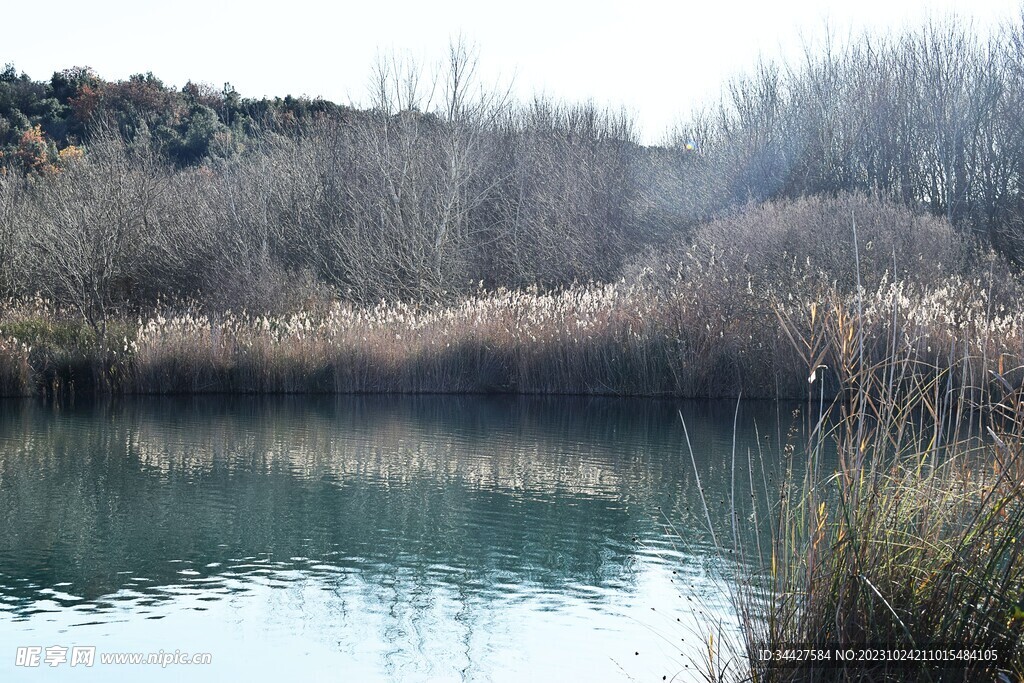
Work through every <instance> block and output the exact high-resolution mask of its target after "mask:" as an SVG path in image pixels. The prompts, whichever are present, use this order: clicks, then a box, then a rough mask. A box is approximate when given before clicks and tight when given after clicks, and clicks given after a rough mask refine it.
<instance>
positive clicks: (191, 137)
mask: <svg viewBox="0 0 1024 683" xmlns="http://www.w3.org/2000/svg"><path fill="white" fill-rule="evenodd" d="M345 111H347V110H346V108H344V107H340V106H338V105H335V104H333V103H331V102H327V101H325V100H322V99H309V98H301V97H292V96H290V95H289V96H287V97H284V98H274V99H251V98H243V97H242V96H241V95H240V94H239V93H238V92H237V91H235V89H234V88H233V87H232V86H231V85H230V84H225V85H224V87H223V88H222V89H220V90H218V89H215V88H213V87H212V86H209V85H207V84H196V83H191V82H190V83H187V84H186V85H185V86H184V87H183V88H181V89H180V90H178V89H176V88H173V87H168V86H166V85H165V84H164V83H163V82H162V81H161V80H160V79H159V78H157V77H156V76H154V75H153V74H152V73H145V74H142V73H140V74H135V75H133V76H131V77H130V78H129V79H128V80H125V81H107V80H104V79H103V78H101V77H100V76H99V75H98V74H97V73H95V72H94V71H93V70H92V69H90V68H88V67H73V68H70V69H65V70H63V71H58V72H56V73H54V74H53V76H51V77H50V79H49V80H48V81H35V80H32V78H30V77H29V76H28V75H27V74H25V73H22V74H20V75H19V74H18V72H17V70H16V69H15V67H14V65H13V64H8V65H7V66H6V67H5V69H4V70H3V72H0V153H2V154H3V155H4V156H3V158H4V159H6V161H7V164H8V166H10V165H15V166H20V167H21V168H22V170H31V169H38V168H40V167H41V166H42V165H43V164H53V163H54V162H55V160H56V159H57V158H58V155H59V153H60V151H61V150H63V149H66V148H68V147H70V146H78V145H81V144H82V142H83V140H85V139H86V138H87V137H88V132H89V129H90V126H91V125H93V124H95V123H96V122H97V121H105V122H111V123H113V124H114V125H115V126H116V127H117V128H118V130H119V131H120V132H121V133H122V134H123V135H125V136H126V137H129V138H134V137H135V136H137V135H139V134H140V133H143V132H145V133H148V134H149V135H151V136H152V139H153V141H154V142H155V143H157V144H158V145H159V146H160V148H161V150H162V151H163V153H164V155H165V156H166V158H167V159H168V161H170V162H172V163H174V164H176V165H178V166H187V165H190V164H197V163H201V162H202V161H204V160H206V159H207V158H210V157H217V156H224V155H227V154H230V153H232V152H233V151H237V147H238V145H239V144H240V143H241V142H242V141H244V140H246V139H247V138H249V137H251V136H252V135H254V134H256V132H257V131H261V130H266V129H277V130H285V129H288V128H289V127H292V126H294V125H296V124H298V123H301V122H303V121H308V120H310V119H311V118H313V117H315V116H320V115H329V116H334V117H340V116H341V115H342V114H343V113H344V112H345ZM36 127H38V131H35V129H36Z"/></svg>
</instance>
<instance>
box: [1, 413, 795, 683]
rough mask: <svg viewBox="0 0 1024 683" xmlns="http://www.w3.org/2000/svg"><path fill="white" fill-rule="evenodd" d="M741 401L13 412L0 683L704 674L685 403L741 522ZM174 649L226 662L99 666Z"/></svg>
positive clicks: (699, 527)
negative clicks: (56, 654)
mask: <svg viewBox="0 0 1024 683" xmlns="http://www.w3.org/2000/svg"><path fill="white" fill-rule="evenodd" d="M733 408H734V406H733V405H732V404H725V403H699V404H697V403H685V402H674V401H655V400H617V399H578V398H544V399H538V398H515V397H444V396H420V397H319V398H309V397H303V398H295V397H269V398H251V397H233V398H223V397H206V398H190V399H127V400H122V401H113V402H103V403H82V402H78V403H77V404H74V405H63V406H55V405H52V404H44V403H41V402H35V401H0V680H3V681H8V680H16V681H20V680H26V681H33V680H54V679H57V680H68V681H121V680H124V681H150V680H152V681H165V680H166V681H234V680H250V681H264V680H265V681H296V680H301V681H321V680H322V681H338V680H351V681H392V680H393V681H558V680H574V681H575V680H587V681H628V680H630V679H631V678H632V679H635V680H639V681H660V680H662V676H667V677H668V678H669V679H671V678H672V677H673V676H675V675H677V674H679V676H678V677H677V678H676V680H687V679H688V678H689V676H688V674H689V673H690V672H689V671H688V670H687V668H686V665H687V664H688V663H689V656H690V655H692V654H693V653H694V649H693V648H694V647H696V646H697V643H698V642H699V634H697V633H695V632H694V631H695V628H694V625H695V624H701V623H708V621H709V620H714V619H721V620H724V621H725V622H726V623H728V622H729V620H730V609H729V606H728V600H727V597H726V594H725V586H724V583H723V581H722V580H721V578H720V575H721V573H722V570H723V567H725V566H726V564H727V562H728V560H727V559H723V558H721V557H720V555H719V554H718V553H716V552H714V551H713V549H712V546H711V545H710V543H709V537H708V533H707V531H706V529H705V527H706V524H704V522H703V520H704V512H703V508H702V506H701V505H700V501H699V497H698V496H697V489H696V485H695V481H694V479H695V478H694V467H693V464H692V463H691V460H690V456H689V452H688V450H687V449H686V443H685V440H684V435H683V429H682V426H681V424H680V420H679V416H678V415H677V411H678V410H680V409H681V410H682V412H683V414H684V416H685V418H686V422H687V426H688V428H689V432H690V438H691V441H692V443H693V448H694V452H695V457H696V459H697V463H698V472H699V473H700V476H701V479H702V484H703V486H704V487H705V490H706V493H707V497H708V503H709V506H710V508H711V511H712V516H713V518H714V524H715V525H716V526H720V527H721V529H725V528H726V527H727V526H728V523H727V518H728V513H727V512H726V507H725V502H726V499H727V497H728V495H729V487H730V486H732V484H731V477H730V472H731V471H732V469H731V462H730V460H731V454H732V448H733V429H732V420H733ZM776 418H777V408H776V407H774V406H771V405H768V404H766V405H763V406H759V407H758V406H754V407H750V406H744V408H743V411H742V412H741V414H740V422H739V429H738V432H737V439H738V446H739V449H738V450H739V451H740V452H741V453H742V452H746V449H749V448H752V444H753V442H754V440H755V436H754V422H755V419H756V422H757V424H759V425H760V426H761V429H762V432H768V433H770V434H771V435H772V436H771V439H772V440H773V441H774V440H775V434H776V424H777V420H776ZM786 419H788V416H787V415H786V414H785V411H783V421H785V420H786ZM765 427H767V429H766V428H765ZM744 463H745V461H744ZM743 467H744V468H745V467H746V464H744V465H743ZM739 486H740V487H741V489H742V488H743V487H744V486H746V484H745V483H742V482H741V483H740V484H739ZM747 497H748V498H749V492H748V494H747ZM741 523H742V520H741ZM726 568H727V567H726ZM677 620H678V621H677ZM694 620H696V621H694ZM30 646H37V647H41V648H44V650H43V651H42V655H41V659H42V657H45V655H46V650H45V648H48V647H51V646H61V647H65V648H68V651H69V654H68V656H69V657H70V651H71V648H73V647H79V648H92V647H94V648H95V651H94V652H95V655H94V656H95V662H94V665H93V666H92V667H86V666H84V665H82V664H80V665H78V666H75V667H71V666H70V663H69V662H63V663H59V664H58V665H57V666H48V665H47V664H46V662H45V661H40V665H39V666H37V667H31V666H27V667H26V666H17V665H16V664H17V661H16V652H17V649H18V648H19V647H30ZM159 651H163V652H165V653H173V652H175V651H180V652H186V653H210V655H211V658H212V662H211V663H210V664H202V665H191V666H186V665H184V664H170V665H168V666H166V667H161V666H159V665H146V664H135V665H130V664H122V665H116V664H103V663H102V662H101V661H100V656H101V655H102V654H104V653H108V654H109V653H131V652H139V653H146V654H148V653H155V652H159ZM24 652H25V651H23V654H24Z"/></svg>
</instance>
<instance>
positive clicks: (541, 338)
mask: <svg viewBox="0 0 1024 683" xmlns="http://www.w3.org/2000/svg"><path fill="white" fill-rule="evenodd" d="M842 301H844V295H843V294H842V293H841V292H840V291H839V290H836V289H834V288H833V289H829V288H828V287H827V286H822V284H821V283H820V282H818V283H814V282H813V281H812V280H811V279H809V278H803V279H800V280H795V281H794V280H789V281H780V282H778V283H775V284H773V285H771V286H760V287H758V288H756V289H753V288H751V287H750V286H749V283H748V282H747V281H746V280H744V279H742V278H737V277H735V276H734V275H732V274H731V273H730V272H728V271H727V270H726V269H725V268H724V267H721V266H720V265H716V264H715V263H714V262H713V261H711V262H709V263H707V264H703V265H702V267H701V268H699V269H696V268H694V267H693V266H692V264H691V265H690V267H689V268H686V269H684V268H678V269H675V270H672V271H671V272H670V273H669V274H668V277H666V276H665V275H664V274H656V273H653V272H650V271H649V270H647V271H643V272H640V273H639V274H636V275H634V276H632V277H631V278H630V279H628V280H627V279H625V278H624V279H622V280H620V281H617V282H614V283H610V284H586V285H575V286H571V287H566V288H562V289H559V290H556V291H550V292H543V291H539V290H538V289H536V288H531V289H527V290H523V291H510V290H503V289H499V290H496V291H483V290H481V291H479V292H478V293H477V294H475V295H473V296H471V297H467V298H463V299H461V300H459V301H456V302H454V303H449V304H443V305H442V304H437V305H432V306H430V305H413V304H407V303H400V302H399V303H381V304H378V305H376V306H356V305H353V304H347V303H342V302H334V303H327V304H321V305H318V306H314V307H310V308H309V309H306V310H300V311H296V312H294V313H291V314H286V315H279V316H267V315H250V314H246V313H244V312H243V313H232V312H223V313H217V312H210V311H203V310H201V309H200V308H199V307H198V306H194V305H189V304H187V303H177V304H174V305H163V306H161V308H160V310H158V311H154V312H152V313H151V314H150V315H147V316H138V315H136V316H134V319H132V318H129V317H128V316H127V315H121V316H113V317H112V318H111V320H110V322H109V323H108V331H107V336H106V338H105V339H104V340H102V341H101V340H99V339H97V337H96V334H95V333H94V332H93V331H92V330H91V329H90V328H89V327H88V326H86V325H84V324H82V323H81V322H79V321H78V318H77V317H76V316H75V315H73V314H72V313H71V312H67V311H62V310H59V309H57V308H55V307H53V306H51V305H49V304H48V303H46V302H43V301H40V300H32V301H27V302H26V301H17V302H15V301H11V302H7V303H6V304H4V305H3V306H2V313H0V338H3V339H4V340H5V341H4V346H3V347H0V368H2V369H0V372H2V373H3V377H4V379H3V380H2V382H3V383H2V384H0V390H2V391H3V392H4V393H7V394H19V393H34V392H38V391H42V390H44V389H48V388H52V385H54V383H56V384H58V385H60V386H65V387H67V386H69V385H70V384H74V385H75V387H77V388H78V389H79V390H82V389H86V388H89V389H91V390H93V391H104V392H121V393H211V392H217V393H220V392H230V393H299V392H443V393H463V392H512V393H539V394H544V393H568V394H615V395H662V396H666V395H667V396H684V397H726V396H736V395H738V394H739V393H741V392H742V393H743V395H745V396H748V397H769V398H774V397H788V398H805V397H806V396H807V386H808V384H807V381H806V379H807V375H808V370H807V368H808V363H809V362H810V360H811V359H809V358H808V357H807V354H808V353H810V351H809V350H808V349H805V348H804V347H803V346H802V345H801V344H797V345H796V346H794V343H793V342H794V339H793V332H792V330H793V329H795V328H798V327H800V326H806V325H810V324H812V323H814V324H815V325H818V326H819V327H820V325H822V324H827V325H831V326H833V327H835V326H836V325H848V324H849V321H848V320H846V318H844V317H843V316H845V315H847V314H846V313H845V312H844V311H845V309H844V308H842V306H843V304H842ZM826 310H827V311H828V314H827V315H826V314H825V311H826ZM815 312H817V313H815ZM815 315H817V316H818V317H817V318H814V316H815ZM812 318H813V319H812ZM1022 322H1024V314H1022V312H1021V311H1020V310H1019V309H1013V310H1006V309H1004V308H1001V307H1000V306H999V305H997V304H996V302H994V301H992V300H991V299H990V298H989V297H988V295H987V293H986V290H985V288H984V287H983V286H982V285H981V283H980V282H971V281H966V280H963V279H961V278H950V279H947V280H946V281H944V282H941V283H939V284H937V285H935V286H932V287H925V286H923V285H918V284H910V283H907V282H902V281H901V282H890V281H888V279H885V278H883V280H882V282H881V283H880V284H879V285H878V287H877V288H876V289H874V290H873V291H871V292H866V293H864V296H863V310H862V311H861V329H862V330H863V337H864V339H866V340H867V342H866V344H865V348H864V353H865V362H870V363H879V362H882V361H883V360H884V359H885V358H887V357H888V354H889V350H888V349H887V348H886V347H885V346H884V343H883V342H885V340H890V339H893V338H894V335H895V336H896V337H898V338H899V340H900V343H901V344H904V345H905V346H906V347H907V348H908V349H911V350H912V351H913V353H914V359H915V360H914V362H920V363H921V365H920V369H921V370H922V372H923V373H924V368H931V370H930V372H932V374H933V375H934V374H942V373H944V374H943V377H945V378H946V380H947V381H948V382H950V383H952V385H955V386H960V385H965V386H977V385H979V384H980V383H983V382H984V381H985V377H986V376H985V373H986V372H987V370H988V368H987V366H986V365H985V363H988V362H997V363H1002V364H1003V366H1004V367H1005V368H1010V367H1015V366H1016V365H1017V364H1019V362H1018V359H1020V358H1022V357H1024V347H1022V331H1024V325H1022ZM894 326H898V329H897V327H894ZM847 332H848V330H847V329H846V328H843V329H831V328H829V329H825V328H822V329H820V330H818V331H817V332H816V334H819V335H827V338H828V339H829V340H832V342H834V343H837V344H838V343H840V342H841V341H842V339H845V338H841V335H843V334H847ZM815 343H821V342H820V340H819V341H816V342H815ZM842 343H847V342H845V341H842ZM978 359H982V360H984V361H985V362H984V363H983V362H981V360H978ZM830 367H833V368H834V367H836V366H835V365H834V363H832V364H830ZM954 367H956V368H957V371H956V372H955V373H953V372H950V369H951V368H954ZM925 374H927V373H925ZM826 375H827V373H826ZM1004 378H1005V379H1006V380H1007V381H1009V382H1011V383H1018V382H1019V381H1020V373H1019V372H1017V371H1013V372H1011V371H1009V370H1007V372H1006V373H1005V375H1004ZM846 379H848V378H846ZM826 381H827V383H828V391H829V392H832V393H834V392H837V391H839V390H840V388H841V387H840V384H841V381H840V382H837V381H835V379H834V377H833V376H831V375H827V380H826ZM842 381H845V379H843V380H842Z"/></svg>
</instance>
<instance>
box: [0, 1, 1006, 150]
mask: <svg viewBox="0 0 1024 683" xmlns="http://www.w3.org/2000/svg"><path fill="white" fill-rule="evenodd" d="M1021 7H1022V5H1021V0H974V1H973V2H969V1H966V0H932V1H929V0H819V1H815V0H788V1H783V2H774V3H773V2H769V1H767V0H764V1H762V2H741V1H739V0H701V1H694V0H683V1H680V2H665V1H661V0H636V1H633V2H621V1H620V2H609V1H608V0H592V1H591V2H559V1H557V0H518V1H516V2H505V3H501V4H497V3H487V2H483V1H477V2H473V1H472V0H431V1H429V2H427V1H426V0H419V1H415V2H414V1H410V0H385V1H383V2H380V3H372V2H358V3H353V2H337V3H320V2H313V1H312V0H278V1H277V2H274V3H267V4H264V3H261V2H246V3H221V2H216V0H179V1H177V2H173V3H169V2H164V3H154V2H148V3H147V2H144V0H132V1H126V0H94V1H91V2H88V3H83V2H81V0H78V1H76V2H70V1H69V0H51V1H50V2H48V3H47V4H46V11H45V12H44V13H43V15H42V16H44V17H45V18H43V19H40V18H39V14H38V13H35V16H36V18H35V19H33V20H31V21H25V22H19V26H20V27H21V30H8V31H4V40H3V42H0V63H7V62H13V63H14V65H15V66H16V68H17V69H18V70H19V71H25V72H27V73H28V74H29V75H30V76H32V77H33V78H35V79H47V78H49V76H50V75H51V74H52V73H53V72H54V71H55V70H59V69H63V68H67V67H69V66H91V67H92V68H94V69H95V70H96V71H97V72H98V73H99V74H100V75H101V76H102V77H104V78H107V79H111V80H113V79H121V78H126V77H127V76H129V75H130V74H132V73H138V72H145V71H152V72H153V73H154V74H156V75H157V76H158V77H160V78H161V79H163V81H164V82H165V83H167V84H169V85H174V86H176V87H180V86H182V85H184V84H185V82H187V81H188V80H190V79H191V80H194V81H197V82H205V83H210V84H213V85H215V86H216V87H217V88H218V89H219V88H220V86H222V85H223V84H224V83H225V82H227V81H230V82H231V83H232V84H233V85H234V86H235V88H237V89H238V90H239V92H241V94H242V95H243V96H249V97H259V96H262V95H268V96H273V95H281V96H283V95H286V94H289V93H290V94H294V95H300V94H302V95H309V96H321V97H324V98H327V99H330V100H333V101H336V102H342V103H348V102H353V103H357V104H358V103H360V102H363V101H365V99H366V97H365V93H366V87H367V82H368V76H369V73H370V69H371V66H372V65H373V63H374V61H375V60H376V57H377V55H378V54H379V53H381V52H388V51H392V50H400V51H409V52H411V53H412V54H414V55H417V56H418V57H419V58H420V59H421V60H423V61H427V62H436V61H439V60H440V59H442V58H443V56H444V54H445V51H446V49H447V45H448V42H449V39H450V38H452V37H454V36H457V35H459V34H460V33H461V34H462V35H463V36H465V38H466V39H467V40H468V41H470V42H472V43H475V44H476V45H477V47H478V48H479V52H480V68H481V72H482V74H483V76H484V79H485V80H486V81H487V82H490V83H498V82H501V83H505V84H507V83H508V82H510V81H511V82H513V83H514V92H515V93H516V95H518V96H519V97H529V96H530V95H532V94H533V93H538V92H540V93H545V94H548V95H552V96H554V97H557V98H560V99H567V100H583V99H593V100H594V101H596V102H598V103H601V104H608V105H613V106H616V107H618V106H624V107H626V108H627V109H628V110H630V111H632V112H633V113H635V114H636V115H637V117H638V120H639V122H640V124H641V127H642V130H643V133H644V138H645V139H646V140H647V141H656V140H657V139H659V138H660V137H661V135H662V134H663V132H664V131H665V129H666V128H667V127H668V126H669V125H670V124H671V123H672V122H673V121H674V120H676V119H679V118H683V117H685V115H686V114H687V113H688V112H689V111H690V110H691V109H692V108H693V107H695V106H698V105H700V104H702V103H706V102H708V101H710V100H712V99H714V98H716V97H717V95H718V93H719V91H720V87H721V85H722V83H723V82H724V80H725V79H726V78H728V77H729V76H730V75H733V74H735V73H737V72H738V71H741V70H744V69H747V68H749V67H751V66H752V65H753V64H754V61H755V60H756V58H757V57H758V55H759V54H763V55H765V56H768V57H775V56H778V55H779V54H794V53H795V52H796V50H797V49H798V48H799V45H800V41H801V39H809V40H811V41H813V40H814V39H815V38H819V37H820V36H821V35H822V34H823V33H824V31H825V27H826V26H827V25H831V26H832V27H833V30H834V31H835V32H837V33H839V34H840V35H845V34H846V33H848V32H849V31H850V30H854V31H859V30H861V29H863V28H872V29H875V30H879V31H886V30H891V29H896V28H899V27H900V26H902V25H904V24H907V23H909V24H910V25H917V24H919V23H921V22H922V21H924V19H925V18H926V17H929V16H931V17H935V18H941V17H942V16H944V15H946V14H948V13H950V12H956V13H958V14H960V15H962V16H965V17H970V18H972V19H973V20H974V22H975V25H976V26H977V27H978V29H979V30H982V31H984V30H987V29H988V28H989V27H991V26H994V25H995V24H997V23H998V22H1001V21H1006V20H1009V19H1012V18H1013V17H1015V16H1019V14H1020V10H1021ZM8 14H10V12H8ZM513 79H514V80H513Z"/></svg>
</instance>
